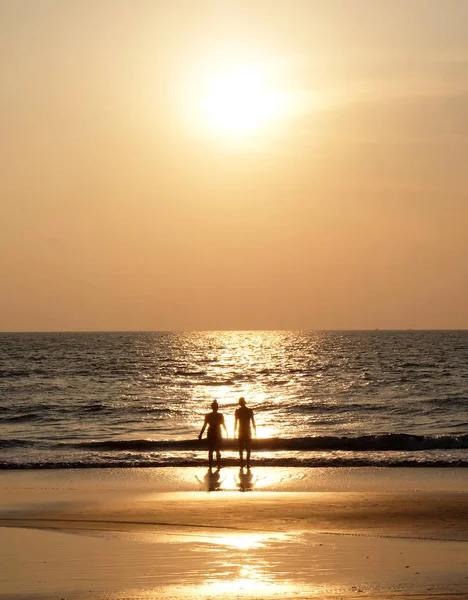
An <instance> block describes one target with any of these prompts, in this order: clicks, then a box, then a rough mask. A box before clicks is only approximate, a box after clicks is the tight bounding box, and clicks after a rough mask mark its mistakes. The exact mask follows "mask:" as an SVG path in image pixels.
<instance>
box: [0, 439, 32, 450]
mask: <svg viewBox="0 0 468 600" xmlns="http://www.w3.org/2000/svg"><path fill="white" fill-rule="evenodd" d="M33 445H34V442H31V441H29V440H0V449H8V448H24V447H27V446H33Z"/></svg>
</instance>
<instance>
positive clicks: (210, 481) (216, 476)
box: [203, 469, 223, 492]
mask: <svg viewBox="0 0 468 600" xmlns="http://www.w3.org/2000/svg"><path fill="white" fill-rule="evenodd" d="M203 480H204V482H205V488H206V489H207V490H208V491H209V492H217V491H219V490H220V489H221V484H222V483H223V481H222V480H221V473H220V471H219V469H216V471H213V470H212V469H208V471H207V472H206V475H205V477H204V478H203Z"/></svg>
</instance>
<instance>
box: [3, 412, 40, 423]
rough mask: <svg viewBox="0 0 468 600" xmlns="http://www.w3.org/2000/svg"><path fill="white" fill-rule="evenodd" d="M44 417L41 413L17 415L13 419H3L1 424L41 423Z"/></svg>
mask: <svg viewBox="0 0 468 600" xmlns="http://www.w3.org/2000/svg"><path fill="white" fill-rule="evenodd" d="M42 418H43V416H42V415H41V414H39V413H29V414H25V415H15V416H13V417H1V418H0V423H25V422H27V421H40V420H41V419H42Z"/></svg>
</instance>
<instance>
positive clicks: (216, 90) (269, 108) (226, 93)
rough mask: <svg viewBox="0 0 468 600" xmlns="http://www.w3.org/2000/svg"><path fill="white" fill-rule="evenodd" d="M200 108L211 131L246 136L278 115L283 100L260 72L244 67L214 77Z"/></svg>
mask: <svg viewBox="0 0 468 600" xmlns="http://www.w3.org/2000/svg"><path fill="white" fill-rule="evenodd" d="M202 108H203V112H204V115H205V119H206V121H207V122H208V124H209V125H210V127H211V128H212V129H213V130H215V131H218V132H221V133H222V132H224V133H229V134H233V135H245V134H249V133H251V132H253V131H256V130H258V129H259V128H261V127H263V126H264V125H265V124H266V123H267V122H268V121H270V120H271V119H272V118H274V117H275V116H277V115H279V114H280V113H281V112H282V109H283V101H282V97H281V94H280V93H279V92H278V91H276V90H273V89H269V88H268V86H267V85H266V84H265V81H264V76H263V74H262V72H261V70H260V69H257V68H254V67H247V68H241V69H236V70H232V71H228V72H225V73H222V74H220V75H218V76H217V77H215V78H214V80H213V82H212V85H211V87H210V88H209V90H208V93H207V95H206V97H205V99H204V102H203V107H202Z"/></svg>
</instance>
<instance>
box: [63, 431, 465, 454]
mask: <svg viewBox="0 0 468 600" xmlns="http://www.w3.org/2000/svg"><path fill="white" fill-rule="evenodd" d="M206 444H207V442H206V440H201V441H199V440H197V439H187V440H151V439H131V440H106V441H91V442H82V443H79V444H61V445H63V446H68V447H73V448H79V449H86V450H93V451H116V452H119V451H146V452H150V451H158V450H164V451H173V452H176V451H183V450H200V449H201V448H205V446H206ZM223 447H224V448H225V449H226V450H235V449H237V441H236V440H234V439H225V440H223ZM252 449H253V450H256V451H260V452H261V451H267V452H274V451H288V450H290V451H314V450H319V451H325V450H349V451H357V452H366V451H374V452H375V451H380V452H393V451H413V452H418V451H424V450H456V449H468V434H467V435H453V436H452V435H434V436H429V435H410V434H397V433H390V434H381V435H363V436H358V437H344V436H341V437H335V436H315V437H302V438H266V439H261V438H260V439H254V440H252Z"/></svg>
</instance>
